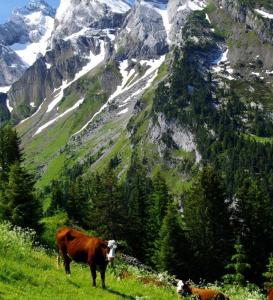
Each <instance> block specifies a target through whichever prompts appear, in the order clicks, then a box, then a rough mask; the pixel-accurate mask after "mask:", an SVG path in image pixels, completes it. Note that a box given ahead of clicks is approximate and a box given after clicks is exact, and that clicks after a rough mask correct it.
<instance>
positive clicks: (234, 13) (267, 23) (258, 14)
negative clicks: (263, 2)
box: [214, 0, 273, 45]
mask: <svg viewBox="0 0 273 300" xmlns="http://www.w3.org/2000/svg"><path fill="white" fill-rule="evenodd" d="M214 2H215V3H216V5H217V6H218V8H223V9H224V10H225V11H226V12H227V13H228V14H229V15H230V16H231V17H232V18H233V19H234V20H235V21H236V22H240V23H244V24H245V26H246V29H247V30H253V31H255V32H256V33H257V34H258V36H259V37H260V39H261V40H262V41H263V42H268V43H270V44H272V45H273V10H272V12H270V11H268V10H265V9H263V8H261V9H258V6H257V8H251V7H249V6H247V5H245V4H242V3H241V2H240V1H239V0H214ZM263 12H264V14H263ZM271 16H272V17H271Z"/></svg>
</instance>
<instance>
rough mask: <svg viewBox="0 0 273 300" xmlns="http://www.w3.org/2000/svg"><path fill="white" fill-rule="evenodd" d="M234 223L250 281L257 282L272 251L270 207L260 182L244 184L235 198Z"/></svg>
mask: <svg viewBox="0 0 273 300" xmlns="http://www.w3.org/2000/svg"><path fill="white" fill-rule="evenodd" d="M233 220H234V227H235V231H236V235H237V236H239V237H240V240H241V242H242V244H243V245H244V248H245V249H246V251H247V255H248V257H249V261H250V264H251V266H252V268H253V270H252V272H251V274H250V276H251V277H250V278H249V279H250V280H255V281H257V279H259V280H260V279H261V274H262V272H263V270H264V266H265V265H266V259H267V257H269V255H270V253H271V251H272V249H273V204H272V201H271V199H270V198H269V196H268V193H267V191H266V190H265V189H264V187H263V182H262V181H261V182H259V184H258V182H257V181H256V180H254V179H252V178H250V177H247V178H245V179H244V180H243V183H242V185H241V188H240V189H239V190H238V192H237V194H236V209H235V213H234V216H233Z"/></svg>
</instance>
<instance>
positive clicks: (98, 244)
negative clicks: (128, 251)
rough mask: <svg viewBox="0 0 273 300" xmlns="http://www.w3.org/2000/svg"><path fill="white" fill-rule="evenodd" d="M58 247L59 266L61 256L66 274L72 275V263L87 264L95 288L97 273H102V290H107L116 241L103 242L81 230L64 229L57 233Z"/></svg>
mask: <svg viewBox="0 0 273 300" xmlns="http://www.w3.org/2000/svg"><path fill="white" fill-rule="evenodd" d="M56 245H57V248H58V264H60V254H61V255H62V257H63V260H64V267H65V272H66V274H70V263H71V261H72V260H74V261H75V262H81V263H87V264H88V265H89V266H90V270H91V274H92V278H93V286H94V287H95V286H96V271H97V269H98V271H100V274H101V282H102V288H105V270H106V267H107V264H108V263H109V262H112V261H113V260H114V258H115V251H116V248H117V243H116V242H115V241H114V240H111V241H108V242H106V241H103V240H101V239H100V238H97V237H91V236H88V235H86V234H84V233H82V232H81V231H79V230H76V229H73V228H69V227H63V228H61V229H59V230H58V231H57V233H56Z"/></svg>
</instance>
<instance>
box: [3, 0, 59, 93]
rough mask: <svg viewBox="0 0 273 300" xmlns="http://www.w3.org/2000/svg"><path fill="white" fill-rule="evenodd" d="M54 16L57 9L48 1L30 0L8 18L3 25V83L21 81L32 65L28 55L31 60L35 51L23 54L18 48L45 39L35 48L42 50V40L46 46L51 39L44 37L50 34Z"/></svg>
mask: <svg viewBox="0 0 273 300" xmlns="http://www.w3.org/2000/svg"><path fill="white" fill-rule="evenodd" d="M54 16H55V9H53V8H51V7H50V6H49V5H48V4H47V3H46V2H44V1H43V0H30V1H29V3H28V4H27V5H26V6H25V7H23V8H19V9H16V10H14V11H13V12H12V15H11V17H10V20H9V21H8V22H6V23H5V24H1V25H0V69H1V74H0V87H1V86H2V87H3V86H10V85H11V84H12V83H13V82H15V81H17V80H18V79H19V78H20V77H21V76H22V74H23V72H24V71H25V70H26V69H27V68H28V66H29V65H30V63H29V62H27V61H24V58H27V60H29V57H30V56H32V53H28V52H25V53H24V54H22V56H21V57H20V55H21V54H20V53H21V52H20V51H19V52H17V50H22V49H25V48H26V47H27V46H28V45H29V44H31V43H38V42H39V41H42V42H41V43H40V44H37V46H36V49H34V50H35V51H37V49H39V50H40V48H41V45H42V44H43V45H42V46H43V48H46V46H47V45H46V42H47V41H46V40H45V41H43V37H44V36H46V35H50V31H51V28H50V27H51V24H52V22H53V18H54ZM18 53H19V55H18ZM33 60H35V57H34V59H33Z"/></svg>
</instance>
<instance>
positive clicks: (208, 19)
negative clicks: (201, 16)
mask: <svg viewBox="0 0 273 300" xmlns="http://www.w3.org/2000/svg"><path fill="white" fill-rule="evenodd" d="M206 20H207V21H208V22H209V23H210V24H211V20H210V18H209V15H208V14H206Z"/></svg>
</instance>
